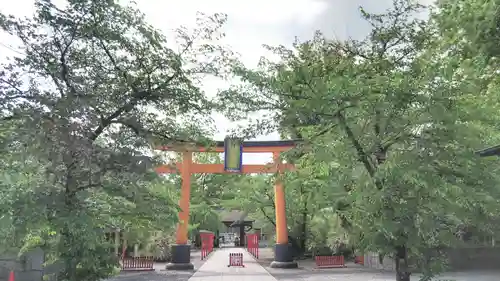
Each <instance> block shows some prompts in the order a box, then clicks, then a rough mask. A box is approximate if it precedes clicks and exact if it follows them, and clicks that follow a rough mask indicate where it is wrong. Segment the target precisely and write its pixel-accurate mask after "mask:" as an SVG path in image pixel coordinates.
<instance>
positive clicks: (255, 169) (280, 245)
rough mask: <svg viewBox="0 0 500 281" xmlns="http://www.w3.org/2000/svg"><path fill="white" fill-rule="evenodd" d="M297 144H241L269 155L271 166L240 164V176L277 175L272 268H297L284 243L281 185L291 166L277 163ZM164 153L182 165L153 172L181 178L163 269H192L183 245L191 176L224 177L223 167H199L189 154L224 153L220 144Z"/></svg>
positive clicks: (187, 249)
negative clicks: (174, 227)
mask: <svg viewBox="0 0 500 281" xmlns="http://www.w3.org/2000/svg"><path fill="white" fill-rule="evenodd" d="M296 142H297V141H293V140H290V141H248V142H243V144H242V146H243V152H244V153H272V154H273V163H271V164H265V165H243V167H242V170H241V173H243V174H262V173H277V174H278V175H277V179H276V182H275V184H274V204H275V209H276V245H275V251H274V261H273V262H272V263H271V265H270V266H271V267H272V268H297V262H295V261H294V260H293V254H292V253H293V252H292V249H291V246H290V244H289V242H288V228H287V222H286V202H285V191H284V186H283V183H282V173H283V172H284V171H287V170H294V169H295V167H294V165H292V164H284V163H281V161H280V154H281V153H282V152H285V151H287V150H290V149H292V148H294V147H295V145H296ZM159 149H160V150H164V151H177V152H180V153H182V155H183V157H182V162H179V163H175V164H173V165H164V166H160V167H158V168H157V169H156V171H157V172H158V173H159V174H165V173H177V172H180V174H181V178H182V184H181V198H180V200H179V205H180V208H181V211H180V212H179V225H178V227H177V236H176V244H175V245H173V246H172V261H171V262H170V263H169V264H168V265H167V266H166V269H169V270H192V269H193V268H194V266H193V264H192V263H191V249H190V245H189V244H187V240H188V239H187V238H188V237H187V236H188V224H189V204H190V189H191V175H192V174H201V173H208V174H226V173H228V172H226V171H225V169H224V164H199V163H193V152H209V153H210V152H212V153H214V152H216V153H222V152H224V142H216V143H215V146H213V147H210V148H203V147H187V146H182V147H181V146H170V147H160V148H159Z"/></svg>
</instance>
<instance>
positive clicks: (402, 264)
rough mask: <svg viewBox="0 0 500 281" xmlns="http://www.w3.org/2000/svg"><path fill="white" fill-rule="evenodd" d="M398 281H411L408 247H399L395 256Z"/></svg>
mask: <svg viewBox="0 0 500 281" xmlns="http://www.w3.org/2000/svg"><path fill="white" fill-rule="evenodd" d="M395 263H396V281H410V275H411V272H410V268H409V264H408V251H407V249H406V247H405V246H404V245H403V246H397V247H396V254H395Z"/></svg>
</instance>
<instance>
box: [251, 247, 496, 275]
mask: <svg viewBox="0 0 500 281" xmlns="http://www.w3.org/2000/svg"><path fill="white" fill-rule="evenodd" d="M273 255H274V254H273V251H272V249H270V248H261V249H259V259H258V263H259V264H260V265H261V266H263V267H264V268H266V270H267V271H268V272H269V273H270V274H271V275H273V276H274V278H276V279H277V280H279V281H394V280H395V273H394V272H388V271H381V270H375V269H370V268H366V267H363V266H361V265H357V264H354V263H347V264H346V268H331V269H316V268H315V264H314V261H313V260H312V259H309V260H300V261H298V263H299V268H298V269H273V268H270V267H269V265H270V263H271V262H272V261H273ZM419 279H420V277H419V276H418V275H415V276H412V279H411V280H412V281H414V280H415V281H417V280H419ZM434 280H436V281H500V265H499V271H471V272H454V273H447V274H443V275H442V276H439V277H436V278H435V279H434Z"/></svg>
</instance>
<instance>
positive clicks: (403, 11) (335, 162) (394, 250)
mask: <svg viewBox="0 0 500 281" xmlns="http://www.w3.org/2000/svg"><path fill="white" fill-rule="evenodd" d="M422 8H423V7H422V6H420V5H418V4H414V3H413V2H412V1H405V0H396V1H394V6H393V8H392V9H391V10H389V11H387V12H386V13H384V14H370V13H368V12H366V11H364V10H363V9H361V13H362V16H363V18H364V19H366V20H367V21H368V22H369V23H370V24H371V25H372V27H373V29H372V32H371V33H370V35H369V36H368V37H367V38H366V39H365V40H362V41H354V40H348V41H337V40H331V39H328V38H325V37H323V36H322V35H321V34H319V33H317V34H316V36H315V37H314V39H312V40H310V41H306V42H296V43H295V44H294V48H293V49H291V50H290V49H287V48H285V47H282V46H281V47H276V48H271V47H269V49H271V50H272V51H274V52H275V53H276V54H277V55H278V56H279V57H280V58H281V60H280V61H279V62H271V61H268V60H263V61H262V63H261V65H260V69H258V70H249V69H246V68H244V67H242V66H241V65H237V66H236V67H235V74H236V75H237V76H239V77H240V78H241V79H242V80H243V81H244V82H246V84H244V85H243V86H240V87H236V88H234V89H231V90H228V91H226V92H223V93H222V94H221V99H224V100H226V101H227V100H232V101H233V103H232V104H231V105H229V106H228V111H231V112H232V114H231V116H243V114H234V112H236V111H237V110H238V111H242V112H243V113H248V112H255V111H258V110H273V112H274V115H273V118H270V119H267V120H262V121H261V122H260V123H261V124H262V123H265V124H269V125H273V124H274V126H270V127H269V126H268V127H264V129H269V128H271V129H274V128H277V126H279V128H280V130H281V131H283V132H284V133H285V134H286V135H295V136H297V133H298V134H299V135H300V136H301V137H302V138H303V139H304V140H305V141H306V143H307V145H306V146H305V148H304V150H303V151H302V153H304V155H303V156H302V157H301V158H300V161H299V163H300V162H302V165H299V166H300V167H301V169H307V168H309V169H310V168H311V167H317V168H316V169H317V171H322V173H324V170H322V169H325V168H326V170H327V171H328V174H329V175H330V178H329V179H324V180H323V182H322V183H320V182H317V183H316V184H317V185H318V188H320V189H326V190H328V191H329V192H331V193H338V194H339V195H342V193H341V192H345V193H344V195H343V196H340V198H337V200H335V201H336V203H335V205H336V206H335V207H336V208H337V210H338V211H341V212H339V213H340V214H342V215H343V220H344V225H345V226H346V228H347V229H348V230H349V231H350V233H351V236H352V237H358V239H357V240H358V241H357V244H358V246H359V247H360V248H361V249H363V250H375V251H379V252H381V253H385V254H389V255H391V256H393V257H394V259H395V264H396V279H397V280H398V281H407V280H409V278H410V274H411V268H410V267H411V264H415V265H420V266H422V269H423V270H424V271H425V273H426V274H425V275H426V278H429V276H430V275H432V272H430V271H431V270H432V266H431V263H432V262H433V261H434V258H435V257H434V256H432V257H431V256H429V255H427V253H428V251H429V249H432V250H435V251H439V250H440V249H443V248H445V247H447V246H452V245H455V244H456V243H458V240H459V239H458V238H457V236H456V235H455V233H456V231H457V229H459V228H460V227H461V226H463V225H474V226H476V227H478V228H479V229H482V230H484V231H491V229H489V228H490V227H491V226H492V222H493V219H494V218H496V217H498V214H499V213H498V207H497V205H496V204H497V202H498V199H499V198H500V197H499V194H498V189H497V188H496V186H497V184H498V178H497V176H495V174H494V169H492V168H491V167H487V163H488V162H487V160H483V159H479V158H478V157H477V156H476V155H475V153H474V151H475V150H476V149H477V148H479V147H481V146H482V142H483V140H484V139H498V134H496V133H492V131H491V129H490V128H492V127H491V125H492V124H493V123H495V122H497V121H498V120H497V118H496V117H495V114H492V112H493V111H495V110H496V108H497V105H498V103H494V104H486V103H485V102H483V101H481V100H480V98H474V97H472V96H471V95H476V91H479V92H480V93H481V95H484V96H485V97H487V99H489V98H493V96H492V93H491V92H489V91H488V90H486V88H485V87H484V86H486V85H487V84H488V83H491V79H492V75H493V73H494V72H492V71H493V69H492V68H491V67H485V65H484V64H483V65H476V66H478V67H479V68H480V69H481V71H482V73H481V74H482V75H481V76H476V75H472V72H473V70H472V68H469V69H466V68H464V66H466V65H467V61H464V60H463V58H461V57H459V56H455V55H454V54H453V52H447V51H449V50H445V49H443V48H440V46H442V40H443V37H442V36H440V35H439V32H440V30H439V29H437V28H436V27H435V26H436V25H435V24H434V22H433V21H430V22H426V21H423V20H420V19H418V18H415V17H413V15H414V14H415V13H417V12H418V11H419V10H421V9H422ZM444 14H446V13H444V12H443V15H444ZM450 45H451V44H450ZM450 45H448V46H450ZM464 63H465V64H464ZM475 70H477V69H475ZM485 72H486V73H485ZM479 77H483V78H481V79H480V78H479ZM485 77H486V78H485ZM484 78H485V79H484ZM249 131H252V130H249ZM320 167H321V168H320Z"/></svg>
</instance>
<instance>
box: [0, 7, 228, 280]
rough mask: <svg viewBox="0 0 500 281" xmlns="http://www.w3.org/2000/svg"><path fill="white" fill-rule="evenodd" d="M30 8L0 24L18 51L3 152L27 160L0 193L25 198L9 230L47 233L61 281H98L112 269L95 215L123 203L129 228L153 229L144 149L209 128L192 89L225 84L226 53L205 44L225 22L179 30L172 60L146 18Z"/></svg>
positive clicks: (4, 77) (6, 90) (209, 20)
mask: <svg viewBox="0 0 500 281" xmlns="http://www.w3.org/2000/svg"><path fill="white" fill-rule="evenodd" d="M35 5H36V13H35V15H34V17H33V18H32V19H24V20H22V19H16V18H14V17H12V16H7V15H0V26H1V28H2V29H3V30H4V31H6V32H8V33H10V34H11V35H14V36H16V37H17V38H19V39H20V41H21V42H22V51H23V52H24V55H21V56H17V57H14V58H12V59H11V61H10V62H9V63H8V64H5V65H3V66H2V69H1V70H0V114H1V118H2V125H4V124H10V126H13V128H14V131H15V132H16V134H15V135H16V138H13V139H11V140H10V141H11V142H10V144H11V145H16V146H18V147H21V148H22V149H23V150H22V152H23V153H22V154H19V155H18V156H20V157H24V158H17V159H13V160H12V161H14V162H10V163H11V164H12V166H15V165H14V164H16V165H17V164H19V163H20V162H22V161H25V162H24V166H23V165H21V169H20V170H19V174H18V175H17V176H18V177H20V178H19V179H17V183H16V184H12V183H11V182H9V181H8V179H3V183H5V185H7V186H10V187H11V188H13V187H16V186H17V187H22V189H21V190H24V191H23V192H22V193H18V194H15V196H16V198H11V199H12V201H13V202H14V201H15V202H16V203H20V204H21V205H16V206H12V207H13V208H14V210H16V209H17V210H19V209H22V210H23V211H24V212H21V213H19V212H17V211H16V212H14V213H13V215H14V216H15V217H17V220H18V223H19V225H18V226H17V228H18V229H22V227H28V228H25V229H26V230H33V229H34V230H36V229H38V228H39V227H40V226H39V225H38V224H37V218H43V219H44V220H42V221H46V222H47V223H48V229H49V230H50V231H49V232H48V233H50V235H52V236H53V237H54V239H53V241H54V245H53V247H52V248H51V250H52V252H51V254H53V256H54V258H55V259H56V260H60V261H63V263H64V265H63V268H64V269H63V270H62V272H61V273H60V274H59V276H58V277H59V278H58V280H99V279H101V278H103V277H105V276H106V275H108V274H109V273H110V272H111V270H110V268H111V265H113V261H110V260H109V258H108V257H109V253H108V252H107V250H106V249H105V248H106V247H105V245H103V244H101V242H102V241H101V239H100V238H99V237H101V236H100V235H99V234H98V231H96V230H97V229H101V227H103V223H104V222H109V221H108V220H104V219H103V220H99V219H97V220H96V219H95V218H96V217H95V216H96V214H106V210H108V209H109V208H114V207H116V205H119V204H122V203H123V206H127V207H128V206H131V205H129V204H132V206H135V207H134V208H132V209H133V214H132V215H134V216H135V219H136V221H137V220H141V221H149V220H151V219H152V218H151V217H148V216H145V213H144V212H143V211H144V209H143V207H144V206H146V205H148V206H158V205H157V204H156V203H157V202H151V201H147V200H151V199H152V198H161V196H160V197H158V196H156V197H154V196H153V197H151V196H146V195H147V194H148V193H151V190H150V189H148V188H146V185H147V183H148V182H151V181H153V182H154V181H155V180H157V179H156V175H155V174H154V172H153V171H152V170H151V168H152V167H153V166H154V165H156V163H157V158H156V157H150V156H146V155H147V154H148V153H149V152H148V151H150V145H151V142H156V143H157V142H161V143H163V144H167V143H179V142H199V141H202V140H203V136H204V134H205V133H206V131H205V130H203V129H202V128H200V127H198V126H197V124H210V120H208V119H206V117H207V116H208V113H209V111H210V107H211V105H210V103H209V102H208V101H207V99H206V98H205V95H204V93H203V91H202V90H201V89H200V88H199V87H198V86H197V81H198V79H199V78H200V77H202V76H204V75H222V74H223V71H224V64H225V59H226V58H227V57H228V56H227V55H228V52H227V51H226V49H224V48H223V47H221V46H218V45H214V44H211V43H207V42H214V41H211V40H214V39H218V38H220V36H221V33H219V31H218V30H219V27H220V26H221V25H222V24H223V22H224V21H225V18H224V16H222V15H218V14H216V15H214V16H212V17H200V19H199V22H198V23H199V28H197V29H195V30H193V31H192V34H191V33H190V32H191V31H189V30H186V29H183V28H181V29H179V30H178V42H177V43H178V44H177V45H178V46H179V51H177V50H174V49H172V48H169V47H167V41H166V38H165V36H163V35H162V34H161V33H160V32H159V31H157V30H155V29H154V28H153V27H151V26H149V25H148V24H147V23H145V21H144V15H143V14H141V13H140V12H139V11H138V10H136V9H134V8H133V7H127V6H121V5H119V4H118V3H117V1H113V0H109V1H95V0H72V1H69V2H68V3H67V5H66V6H65V7H58V6H56V5H54V4H53V3H52V2H51V1H49V0H37V1H35ZM201 58H203V59H201ZM206 58H209V59H206ZM2 132H4V131H2ZM9 161H10V160H9ZM26 161H27V162H26ZM28 168H32V169H34V171H28V172H25V169H28ZM23 176H24V177H25V178H21V177H23ZM35 176H36V177H35ZM28 183H29V185H28ZM33 192H34V193H33ZM119 198H122V199H123V200H125V201H129V202H128V203H127V202H125V201H122V202H121V203H120V202H117V200H121V199H119ZM146 198H149V199H146ZM14 199H17V200H14ZM163 199H165V198H163ZM31 200H32V201H31ZM108 200H114V201H115V203H116V204H114V205H112V206H109V205H107V204H106V203H105V202H109V201H108ZM28 201H31V203H30V205H27V202H28ZM131 202H134V203H131ZM165 202H167V204H168V202H169V201H168V200H167V201H163V202H161V203H162V204H165ZM125 203H126V204H125ZM152 203H154V205H150V204H152ZM138 204H139V205H142V207H141V206H138ZM171 204H172V203H171ZM28 208H29V209H28ZM169 208H170V211H167V212H166V213H165V212H164V211H166V210H165V209H163V210H161V213H162V214H163V215H167V217H164V218H163V219H167V224H168V221H170V222H172V223H174V222H175V218H176V215H175V213H174V209H175V208H172V205H170V207H169ZM154 211H159V210H154ZM28 213H30V214H32V213H35V214H37V216H33V217H30V216H28ZM143 215H144V216H143ZM98 217H99V216H98ZM164 223H165V221H164ZM95 233H97V234H98V235H95ZM106 268H107V269H108V270H106Z"/></svg>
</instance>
